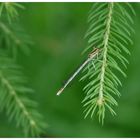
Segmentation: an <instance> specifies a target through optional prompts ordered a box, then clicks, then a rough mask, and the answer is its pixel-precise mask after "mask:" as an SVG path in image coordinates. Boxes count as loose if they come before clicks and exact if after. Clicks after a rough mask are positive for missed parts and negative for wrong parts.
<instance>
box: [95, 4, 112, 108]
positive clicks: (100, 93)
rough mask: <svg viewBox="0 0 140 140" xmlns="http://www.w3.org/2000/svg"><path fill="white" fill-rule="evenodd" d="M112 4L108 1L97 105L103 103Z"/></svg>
mask: <svg viewBox="0 0 140 140" xmlns="http://www.w3.org/2000/svg"><path fill="white" fill-rule="evenodd" d="M113 6H114V4H113V3H109V13H108V19H107V22H106V32H105V35H104V48H103V61H102V68H101V77H100V88H99V97H98V104H99V105H102V103H103V90H104V77H105V70H106V62H107V51H108V40H109V36H110V26H111V20H112V12H113Z"/></svg>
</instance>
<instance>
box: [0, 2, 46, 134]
mask: <svg viewBox="0 0 140 140" xmlns="http://www.w3.org/2000/svg"><path fill="white" fill-rule="evenodd" d="M17 8H22V9H23V8H24V7H23V6H22V5H20V4H18V3H1V4H0V15H1V20H0V52H1V53H0V111H5V112H6V115H7V117H8V119H9V120H10V121H13V120H14V121H15V122H16V126H17V127H19V128H22V129H23V132H24V134H25V136H39V135H40V134H42V133H43V132H44V130H45V128H46V124H45V122H44V121H43V118H42V115H41V114H40V113H39V112H38V111H37V110H36V108H37V103H36V102H35V101H32V100H31V99H30V98H29V97H28V94H33V93H34V90H33V89H32V88H30V87H28V86H27V78H26V77H25V76H24V74H23V73H22V68H21V66H19V65H18V64H17V62H16V59H17V53H18V51H19V49H20V50H21V51H23V52H25V53H28V52H29V46H30V45H31V40H30V37H29V36H28V35H27V34H26V33H25V32H24V31H23V29H21V27H20V25H19V24H16V23H15V22H16V18H17V16H18V11H17ZM15 25H16V26H15Z"/></svg>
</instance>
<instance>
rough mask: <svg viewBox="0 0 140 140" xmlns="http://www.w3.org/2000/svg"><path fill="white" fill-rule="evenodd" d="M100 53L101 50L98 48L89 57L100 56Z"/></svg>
mask: <svg viewBox="0 0 140 140" xmlns="http://www.w3.org/2000/svg"><path fill="white" fill-rule="evenodd" d="M99 51H100V49H98V48H94V50H93V51H92V52H91V53H90V54H89V57H92V56H93V55H96V54H98V53H99Z"/></svg>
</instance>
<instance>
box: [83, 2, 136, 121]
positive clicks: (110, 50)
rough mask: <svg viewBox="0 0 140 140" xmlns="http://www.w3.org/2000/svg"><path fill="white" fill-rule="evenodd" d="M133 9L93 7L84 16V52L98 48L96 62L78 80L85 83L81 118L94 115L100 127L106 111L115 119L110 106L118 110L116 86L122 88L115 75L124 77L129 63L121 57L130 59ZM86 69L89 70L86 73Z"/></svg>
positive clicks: (122, 5) (109, 5)
mask: <svg viewBox="0 0 140 140" xmlns="http://www.w3.org/2000/svg"><path fill="white" fill-rule="evenodd" d="M132 15H135V11H134V10H133V7H132V6H131V4H129V3H94V4H93V7H92V8H91V10H90V12H89V16H88V23H89V28H88V30H87V33H86V35H85V37H86V38H87V39H88V46H87V48H86V49H85V50H84V52H87V51H89V50H91V49H93V48H94V47H95V48H99V49H100V50H101V51H100V54H99V56H98V59H96V60H95V61H94V63H95V64H94V65H95V69H94V65H92V64H91V63H90V64H89V66H87V67H85V69H84V71H83V72H84V74H83V77H82V78H81V80H87V81H88V83H87V85H86V86H85V87H84V89H83V90H84V91H85V93H86V96H85V99H84V100H83V103H84V107H85V114H86V115H85V117H87V116H88V115H90V116H91V118H92V117H93V115H94V114H95V113H96V114H97V115H98V117H99V122H101V123H103V122H104V118H105V112H106V109H108V110H109V111H110V113H111V114H112V115H116V113H115V111H114V108H113V106H118V103H117V101H116V97H117V96H118V97H120V95H121V94H120V92H119V90H118V86H122V83H121V81H120V78H119V76H118V72H119V73H121V74H122V75H123V76H124V77H126V74H125V69H126V68H127V64H128V63H129V62H128V60H127V58H125V56H126V55H125V54H128V55H130V51H129V46H130V45H133V41H132V37H131V34H132V33H133V32H134V29H133V24H134V22H133V18H132ZM89 68H90V69H89Z"/></svg>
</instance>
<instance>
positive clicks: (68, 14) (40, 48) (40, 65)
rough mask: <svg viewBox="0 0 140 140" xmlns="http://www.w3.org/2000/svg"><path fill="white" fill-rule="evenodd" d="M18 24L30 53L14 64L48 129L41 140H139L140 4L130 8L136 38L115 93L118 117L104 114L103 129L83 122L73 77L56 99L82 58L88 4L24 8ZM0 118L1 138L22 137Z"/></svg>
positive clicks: (80, 94) (92, 122)
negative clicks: (30, 42) (29, 41)
mask: <svg viewBox="0 0 140 140" xmlns="http://www.w3.org/2000/svg"><path fill="white" fill-rule="evenodd" d="M23 5H24V6H25V7H26V9H25V10H20V17H19V19H20V23H21V25H22V26H23V27H24V28H25V30H26V31H27V33H28V34H29V35H30V36H31V38H32V40H33V42H34V45H33V46H32V48H31V54H30V55H29V56H25V55H24V54H22V53H20V54H19V63H20V64H21V65H22V66H23V67H24V73H25V75H27V76H28V77H29V85H30V86H31V87H32V88H34V89H35V90H36V93H35V95H33V96H34V97H32V98H33V99H35V100H36V101H37V102H38V103H39V111H40V112H41V113H42V114H43V115H44V118H45V123H46V124H48V128H47V130H46V135H44V136H42V137H140V12H139V11H140V3H134V4H133V6H134V9H135V11H136V14H137V15H136V17H134V21H135V25H134V28H135V30H136V34H134V35H133V38H134V45H133V46H130V48H131V53H132V55H131V57H130V58H129V60H130V64H129V65H128V70H127V75H128V77H127V79H123V80H122V81H123V87H121V88H120V91H121V94H122V96H121V98H120V99H117V100H118V103H119V106H118V107H117V108H115V110H116V112H117V116H116V117H113V116H111V114H110V113H108V112H107V113H106V118H105V123H104V125H103V126H102V125H101V124H99V123H98V119H97V117H95V118H94V119H90V118H87V119H84V114H83V110H84V109H83V107H82V104H81V101H82V99H83V98H84V96H85V95H84V93H83V91H82V88H83V87H84V82H78V80H79V79H78V78H79V77H80V76H78V78H76V79H75V80H74V81H73V83H72V84H71V86H69V87H68V88H67V89H66V90H65V91H64V92H63V95H62V96H60V97H57V96H56V92H57V90H58V89H59V88H60V87H61V85H62V82H63V81H64V80H66V79H67V78H68V77H69V74H71V73H72V72H73V71H74V70H75V68H77V66H79V64H80V63H81V62H82V61H83V59H85V58H86V55H81V52H82V51H83V49H84V48H85V47H86V40H84V39H83V36H84V34H85V31H86V29H87V22H86V20H87V15H88V11H89V9H90V7H91V5H92V3H23ZM7 120H8V119H7V117H6V115H5V114H4V112H3V113H1V114H0V137H23V134H22V131H21V130H20V129H19V128H16V127H15V124H14V122H12V123H9V122H8V121H7Z"/></svg>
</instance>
